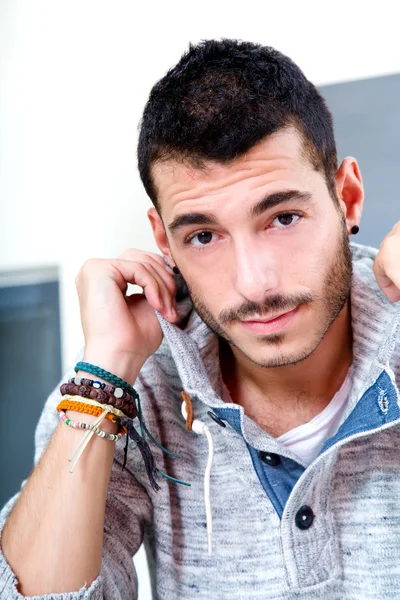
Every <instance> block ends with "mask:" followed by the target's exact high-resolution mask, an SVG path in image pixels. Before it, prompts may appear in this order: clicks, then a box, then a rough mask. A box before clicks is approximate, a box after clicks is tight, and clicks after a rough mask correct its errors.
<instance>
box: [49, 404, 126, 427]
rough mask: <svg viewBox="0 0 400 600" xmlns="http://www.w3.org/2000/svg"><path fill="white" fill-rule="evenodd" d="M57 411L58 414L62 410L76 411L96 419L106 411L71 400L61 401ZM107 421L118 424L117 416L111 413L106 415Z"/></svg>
mask: <svg viewBox="0 0 400 600" xmlns="http://www.w3.org/2000/svg"><path fill="white" fill-rule="evenodd" d="M56 410H57V412H59V411H60V410H74V411H75V412H79V413H85V414H87V415H94V416H95V417H99V416H100V415H101V414H103V412H104V410H103V409H102V408H100V407H99V406H91V405H90V404H86V403H85V402H74V401H71V400H61V402H60V403H59V404H58V406H57V408H56ZM106 419H108V420H109V421H111V422H112V423H117V419H116V418H115V415H113V414H111V413H108V414H107V415H106Z"/></svg>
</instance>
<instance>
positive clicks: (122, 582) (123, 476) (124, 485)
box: [0, 349, 152, 600]
mask: <svg viewBox="0 0 400 600" xmlns="http://www.w3.org/2000/svg"><path fill="white" fill-rule="evenodd" d="M82 357H83V349H82V350H81V351H80V352H79V354H78V355H77V357H76V361H79V360H81V359H82ZM74 364H75V363H74ZM74 374H75V373H74V370H73V368H72V367H71V369H69V370H68V371H67V372H66V373H65V375H64V377H63V378H62V380H61V381H60V382H59V384H58V385H57V387H56V388H55V389H54V390H53V392H52V393H51V394H50V395H49V397H48V398H47V401H46V403H45V406H44V408H43V411H42V414H41V416H40V419H39V422H38V425H37V427H36V432H35V457H34V464H35V465H36V464H37V462H38V461H39V458H40V457H41V455H42V453H43V452H44V450H45V448H46V446H47V444H48V442H49V440H50V438H51V436H52V434H53V432H54V430H55V428H56V427H57V424H58V415H57V413H56V410H55V409H56V406H57V404H58V402H59V400H60V398H61V393H60V391H59V387H60V385H61V383H62V382H64V381H66V380H67V379H68V378H69V377H73V376H74ZM116 444H117V447H116V451H115V457H114V463H113V467H112V471H111V477H110V484H109V488H108V493H107V500H106V511H105V524H104V545H103V559H102V564H101V569H100V573H99V575H98V577H97V578H96V579H95V580H94V581H93V582H92V583H91V584H90V586H87V585H86V583H84V582H83V585H82V587H81V588H80V589H79V590H76V591H74V592H64V593H55V594H44V595H41V596H29V597H28V596H23V595H22V594H20V593H19V592H18V581H17V578H16V576H15V574H14V573H13V571H12V569H11V567H10V565H9V564H8V562H7V560H6V558H5V556H4V554H3V552H2V548H1V533H2V531H3V527H4V524H5V522H6V520H7V518H8V516H9V515H10V513H11V511H12V509H13V507H14V506H15V504H16V502H17V500H18V498H19V496H20V493H21V491H20V492H18V493H17V494H15V496H13V497H12V498H11V499H10V500H9V501H8V502H7V504H6V505H5V506H4V507H3V509H2V510H1V512H0V598H1V599H2V600H3V599H4V600H6V599H7V600H24V599H25V598H29V599H30V600H135V599H136V598H137V595H138V581H137V574H136V570H135V567H134V563H133V556H134V555H135V554H136V552H137V550H138V549H139V547H140V545H141V543H142V540H143V534H144V529H145V526H146V524H147V523H149V522H150V520H151V517H152V504H151V500H150V498H149V496H148V494H147V492H146V490H145V489H144V487H143V486H142V485H141V484H140V483H139V482H138V481H137V480H136V478H135V477H134V475H133V473H132V470H131V469H130V468H129V467H130V464H131V461H130V460H128V462H127V465H126V468H125V469H123V470H122V460H123V445H124V441H123V440H120V441H119V442H117V443H116ZM25 482H26V480H25V481H24V482H23V483H22V485H21V489H22V488H23V486H24V484H25ZM54 544H57V540H54Z"/></svg>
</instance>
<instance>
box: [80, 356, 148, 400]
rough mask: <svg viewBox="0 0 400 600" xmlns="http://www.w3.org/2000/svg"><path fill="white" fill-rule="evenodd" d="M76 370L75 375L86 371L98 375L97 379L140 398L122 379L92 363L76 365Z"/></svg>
mask: <svg viewBox="0 0 400 600" xmlns="http://www.w3.org/2000/svg"><path fill="white" fill-rule="evenodd" d="M74 370H75V373H77V372H78V371H85V372H86V373H90V374H91V375H97V377H101V378H102V379H104V380H105V381H107V382H108V383H111V384H112V385H114V386H115V387H120V388H122V389H123V390H125V391H126V392H128V393H129V394H131V395H132V396H133V397H134V398H136V399H138V398H139V394H138V393H137V391H136V390H135V389H134V388H133V387H132V386H131V385H130V384H129V383H128V382H127V381H125V380H124V379H121V378H120V377H117V375H114V374H113V373H110V372H109V371H106V370H105V369H102V368H101V367H96V365H92V364H91V363H88V362H83V361H81V362H78V363H77V364H76V365H75V369H74Z"/></svg>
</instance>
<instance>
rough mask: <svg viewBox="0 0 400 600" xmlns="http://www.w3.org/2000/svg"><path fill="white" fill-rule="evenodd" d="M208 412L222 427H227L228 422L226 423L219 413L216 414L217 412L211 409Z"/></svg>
mask: <svg viewBox="0 0 400 600" xmlns="http://www.w3.org/2000/svg"><path fill="white" fill-rule="evenodd" d="M207 414H208V415H210V417H211V418H212V419H214V421H215V422H216V423H218V425H221V427H226V424H225V423H224V422H223V421H222V419H220V418H219V417H217V415H216V414H214V413H213V412H212V411H211V410H209V411H208V412H207Z"/></svg>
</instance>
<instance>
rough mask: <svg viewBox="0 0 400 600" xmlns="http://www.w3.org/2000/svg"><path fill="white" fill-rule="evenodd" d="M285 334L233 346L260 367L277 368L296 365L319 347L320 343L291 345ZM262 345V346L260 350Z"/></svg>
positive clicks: (311, 341)
mask: <svg viewBox="0 0 400 600" xmlns="http://www.w3.org/2000/svg"><path fill="white" fill-rule="evenodd" d="M285 337H286V336H285V334H283V333H282V334H276V335H274V336H268V337H264V338H258V339H257V341H256V342H255V343H253V344H251V347H250V346H249V344H240V345H239V344H235V343H234V344H233V345H234V346H235V347H236V348H238V350H239V351H240V352H241V353H242V354H243V355H244V356H246V358H247V359H248V360H250V361H251V362H253V363H254V364H257V365H258V366H260V367H265V368H275V367H285V366H289V365H296V364H298V363H300V362H302V361H303V360H305V359H306V358H308V357H309V356H310V355H311V354H312V353H313V352H314V351H315V349H316V348H317V347H318V342H316V341H315V340H310V341H309V343H308V344H304V343H303V344H299V343H296V341H297V342H298V338H297V340H296V341H295V342H294V343H293V342H292V343H290V342H289V341H288V340H287V339H285ZM260 345H261V346H262V347H261V348H260Z"/></svg>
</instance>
